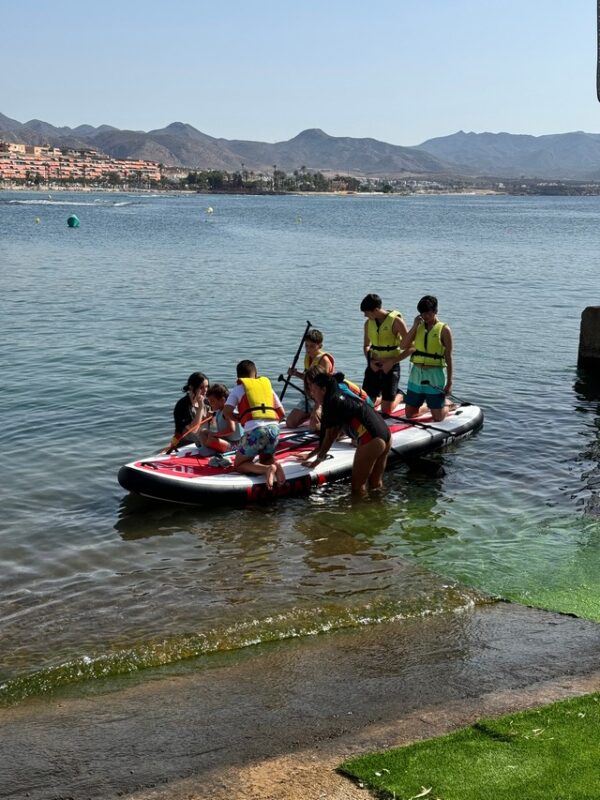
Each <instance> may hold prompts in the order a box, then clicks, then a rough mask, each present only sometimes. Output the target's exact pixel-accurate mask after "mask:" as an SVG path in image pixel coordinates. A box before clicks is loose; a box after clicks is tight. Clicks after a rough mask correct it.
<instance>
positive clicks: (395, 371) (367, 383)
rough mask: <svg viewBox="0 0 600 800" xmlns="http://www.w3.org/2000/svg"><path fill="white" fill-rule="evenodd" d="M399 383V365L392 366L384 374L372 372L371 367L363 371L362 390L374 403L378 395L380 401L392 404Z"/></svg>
mask: <svg viewBox="0 0 600 800" xmlns="http://www.w3.org/2000/svg"><path fill="white" fill-rule="evenodd" d="M399 383H400V364H394V366H393V368H392V369H391V370H390V371H389V372H388V373H385V372H383V371H381V370H379V371H378V372H373V370H372V369H371V367H367V368H366V370H365V378H364V380H363V385H362V388H363V389H364V390H365V392H366V393H367V394H368V395H369V397H370V398H371V400H373V401H375V400H376V399H377V398H378V397H379V395H381V399H382V400H387V401H388V402H390V403H391V402H392V401H393V400H395V399H396V395H397V394H398V384H399Z"/></svg>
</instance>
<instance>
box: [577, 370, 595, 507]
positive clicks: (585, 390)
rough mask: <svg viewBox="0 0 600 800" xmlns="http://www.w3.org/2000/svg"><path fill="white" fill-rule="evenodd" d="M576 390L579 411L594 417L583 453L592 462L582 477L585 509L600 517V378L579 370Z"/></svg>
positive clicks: (587, 460) (584, 457) (586, 459)
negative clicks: (585, 495)
mask: <svg viewBox="0 0 600 800" xmlns="http://www.w3.org/2000/svg"><path fill="white" fill-rule="evenodd" d="M574 390H575V396H576V398H577V400H578V405H577V411H578V412H579V413H581V414H584V415H588V416H589V415H593V422H592V424H591V426H590V428H591V432H592V435H591V437H590V440H589V442H588V443H587V444H586V446H585V449H584V450H582V452H581V457H582V458H583V460H584V461H586V462H590V466H591V468H590V469H589V471H587V472H585V473H584V474H583V475H582V478H583V480H584V481H585V491H586V492H587V493H588V494H587V497H585V500H584V508H585V511H586V512H587V513H588V514H593V515H595V516H600V376H599V375H597V374H596V373H593V374H592V373H590V372H587V371H585V370H582V369H580V370H578V372H577V380H576V381H575V385H574Z"/></svg>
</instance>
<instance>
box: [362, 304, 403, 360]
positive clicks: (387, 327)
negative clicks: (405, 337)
mask: <svg viewBox="0 0 600 800" xmlns="http://www.w3.org/2000/svg"><path fill="white" fill-rule="evenodd" d="M398 318H400V319H402V314H401V313H400V312H399V311H389V312H388V315H387V317H386V318H385V319H384V320H383V321H382V322H381V323H380V324H379V326H377V322H376V321H375V320H374V319H369V320H367V336H368V337H369V341H370V342H371V349H370V351H369V352H370V354H371V357H375V358H394V357H395V356H399V355H400V353H401V352H402V351H401V350H400V341H401V337H400V336H397V335H396V334H395V333H394V332H393V330H392V328H393V327H394V322H395V321H396V320H397V319H398Z"/></svg>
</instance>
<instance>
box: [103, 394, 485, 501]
mask: <svg viewBox="0 0 600 800" xmlns="http://www.w3.org/2000/svg"><path fill="white" fill-rule="evenodd" d="M386 422H387V425H388V427H389V429H390V432H391V434H392V449H391V450H390V455H389V458H388V468H390V467H393V466H395V465H397V464H398V463H399V462H403V461H407V460H410V459H411V458H417V457H419V456H422V455H424V454H426V453H429V452H432V451H433V450H438V449H440V448H441V447H444V446H445V445H447V444H449V443H451V442H453V441H456V440H457V439H461V438H463V437H465V436H468V435H469V434H471V433H473V431H476V430H477V429H478V428H480V427H481V425H482V424H483V412H482V411H481V409H480V408H479V407H478V406H474V405H462V406H459V407H458V408H456V409H455V410H453V411H452V412H450V413H449V414H448V416H447V417H446V419H445V420H444V421H443V422H434V421H433V420H432V419H431V416H429V415H422V416H420V417H417V418H416V419H415V420H414V421H412V422H409V421H407V420H406V418H405V417H404V409H403V408H402V409H401V410H400V411H399V412H396V414H395V415H394V416H393V417H388V418H387V419H386ZM317 443H318V435H317V434H315V433H311V432H310V431H309V430H308V429H307V428H306V427H304V428H302V427H301V428H296V429H291V430H290V429H288V428H283V427H282V429H281V435H280V439H279V444H278V446H277V450H276V453H275V458H276V459H277V460H278V461H279V463H280V464H281V465H282V467H283V470H284V472H285V477H286V482H285V484H284V485H283V486H275V487H274V488H273V489H268V488H267V486H266V484H265V479H264V477H263V476H262V475H244V474H242V473H240V472H236V470H234V469H233V467H232V466H225V467H220V466H211V465H210V464H209V461H210V457H209V456H202V455H200V454H199V452H198V449H197V448H196V447H195V446H194V445H188V446H185V447H181V448H179V449H178V450H176V451H175V452H173V453H171V454H168V455H167V454H164V453H161V454H159V455H155V456H150V457H149V458H145V459H142V460H140V461H132V462H131V463H130V464H126V465H125V466H123V467H121V469H120V470H119V476H118V478H119V483H120V484H121V486H122V487H123V488H124V489H127V490H128V491H130V492H134V493H135V494H139V495H143V496H145V497H152V498H155V499H157V500H166V501H170V502H173V503H185V504H188V505H201V506H216V505H240V504H242V505H243V504H246V503H251V502H256V501H259V500H267V499H271V498H279V497H292V496H295V495H300V494H306V493H307V492H310V491H311V489H313V488H315V487H317V486H322V485H323V484H325V483H331V482H333V481H339V480H343V479H344V478H349V477H350V474H351V472H352V462H353V460H354V454H355V452H356V448H355V447H353V445H352V443H351V442H350V440H349V439H347V438H344V439H340V440H338V441H337V442H335V443H334V444H333V445H332V447H331V449H330V450H329V453H328V454H327V457H326V458H325V460H324V461H322V462H321V463H320V464H318V465H317V466H316V467H315V468H314V469H311V470H309V469H306V467H303V466H302V465H301V464H300V462H299V458H301V457H303V456H307V455H308V454H309V453H310V452H311V451H312V450H313V449H314V448H315V447H316V446H317ZM225 455H228V456H230V458H231V461H232V462H233V458H234V456H235V453H234V452H233V451H232V452H231V453H226V454H225Z"/></svg>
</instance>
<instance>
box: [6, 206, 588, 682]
mask: <svg viewBox="0 0 600 800" xmlns="http://www.w3.org/2000/svg"><path fill="white" fill-rule="evenodd" d="M209 205H210V206H212V207H213V209H214V213H213V214H211V215H209V214H207V213H206V208H207V207H208V206H209ZM71 213H76V214H77V216H78V217H79V219H80V220H81V227H80V228H79V229H69V228H68V227H67V224H66V220H67V217H68V216H69V214H71ZM36 218H37V219H39V222H36ZM0 230H1V234H2V235H1V239H0V267H1V274H0V311H1V316H0V326H1V328H2V330H1V331H0V334H1V335H0V365H1V366H0V370H1V377H2V380H1V383H0V412H1V419H2V422H3V425H2V433H3V436H4V442H5V447H4V468H3V470H2V482H1V484H0V497H1V500H2V518H1V523H0V524H1V529H0V684H2V686H1V688H0V694H1V693H2V692H3V693H4V694H5V695H6V696H11V692H12V694H13V695H14V696H17V695H18V696H22V695H24V694H27V693H28V692H30V691H43V690H45V689H49V688H52V686H54V685H56V684H58V683H60V682H61V681H66V680H73V679H74V678H76V677H77V676H78V675H80V676H81V677H86V676H92V677H93V676H94V675H101V674H111V673H113V672H118V671H121V672H123V671H127V670H128V669H135V668H138V667H142V666H149V665H154V664H160V663H166V662H169V661H174V660H177V659H178V658H183V657H187V656H190V655H195V654H199V653H203V652H212V651H215V650H223V649H228V648H235V647H241V646H244V645H246V644H249V643H252V642H257V641H267V640H272V639H274V638H280V637H283V636H293V635H305V634H307V633H318V632H320V631H324V630H328V629H331V628H333V627H340V626H353V625H360V624H368V623H370V622H374V621H376V620H379V619H389V618H392V617H395V616H408V615H416V614H427V613H435V612H437V611H439V610H443V609H445V608H455V607H463V606H465V605H469V604H470V603H473V602H479V601H480V600H481V595H480V594H479V593H480V592H486V593H491V594H494V595H495V594H497V595H500V596H503V597H507V598H510V599H514V600H517V601H520V602H526V603H531V604H541V605H544V606H546V607H551V608H557V609H560V610H565V611H572V612H575V613H582V614H585V615H587V616H591V617H594V618H596V619H600V577H599V576H600V502H599V491H600V468H599V456H600V436H599V431H600V400H599V398H598V396H597V395H594V393H593V392H591V391H589V390H586V387H581V386H578V385H576V382H577V375H576V370H575V364H576V359H577V343H578V333H579V319H580V314H581V311H582V310H583V308H584V307H585V306H587V305H593V304H595V303H598V302H599V301H598V297H597V296H595V295H594V291H596V290H597V286H598V280H597V268H598V256H597V253H598V252H600V199H598V198H518V197H511V198H508V197H423V198H419V197H409V198H394V197H385V198H374V197H342V198H338V197H221V196H212V197H202V196H198V195H194V196H190V197H177V196H141V195H123V194H98V195H96V194H91V193H90V194H87V193H85V194H84V193H82V194H66V193H65V194H60V195H58V194H57V195H53V196H52V197H48V195H46V194H43V193H38V194H24V193H19V194H16V193H15V194H10V193H7V192H4V193H1V194H0ZM371 291H376V292H379V293H380V294H381V295H382V296H383V298H384V303H385V305H386V307H388V308H391V307H396V308H399V309H400V310H401V311H402V312H403V314H404V315H405V317H407V318H408V319H412V318H413V316H414V314H415V313H416V309H415V306H416V302H417V300H418V299H419V297H420V296H421V295H423V294H426V293H433V294H436V295H437V296H438V297H439V299H440V317H441V318H442V319H443V320H445V321H447V322H448V323H449V324H450V325H451V327H452V330H453V333H454V337H455V340H456V357H455V361H456V368H455V370H456V377H455V391H456V394H457V395H459V396H460V397H462V398H465V399H467V400H471V401H472V402H476V403H477V404H479V405H481V406H482V407H483V408H484V411H485V414H486V422H485V426H484V428H483V430H482V431H481V432H480V433H479V434H477V435H476V436H474V437H473V438H471V439H469V440H466V441H463V442H460V443H458V444H456V445H453V446H452V447H451V448H449V449H448V450H446V451H445V452H444V454H443V455H441V456H439V458H440V461H441V462H442V464H443V466H444V470H445V475H444V476H443V477H438V478H431V477H427V476H425V475H421V474H417V473H411V472H409V471H407V470H406V469H404V468H402V469H399V470H397V471H396V472H394V473H390V474H389V475H388V476H387V478H386V487H385V491H384V493H383V495H382V496H381V497H373V498H371V499H369V500H367V501H364V502H358V503H351V502H350V499H349V495H348V487H346V486H336V487H333V488H328V489H326V490H323V491H321V492H320V493H317V494H315V495H313V496H311V497H310V498H306V499H302V498H300V499H294V500H290V501H289V502H285V503H281V504H274V505H269V506H263V507H255V508H249V509H247V510H239V509H237V510H228V509H223V510H219V511H210V512H208V511H202V510H197V509H196V510H190V509H185V508H178V507H174V506H170V505H162V504H158V503H152V502H150V501H143V500H141V499H139V498H133V497H128V496H126V495H125V493H124V492H123V491H122V490H121V488H120V487H119V485H118V484H117V482H116V473H117V471H118V468H119V466H120V465H121V464H122V463H124V462H126V461H129V460H131V459H132V458H134V457H137V456H140V455H146V454H150V453H152V452H153V451H156V450H157V449H159V448H160V447H162V446H164V445H166V444H167V442H168V441H169V438H170V435H171V432H172V431H171V411H172V407H173V405H174V403H175V402H176V400H177V399H178V398H179V397H180V395H181V392H180V388H181V386H182V385H183V383H184V381H185V379H186V378H187V375H188V374H189V373H190V372H192V371H193V370H197V369H201V370H203V371H204V372H206V373H207V374H208V375H209V377H210V379H211V380H213V381H215V380H222V381H224V382H225V383H228V384H229V385H231V383H232V382H233V375H234V368H235V363H236V362H237V361H238V360H239V359H240V358H252V359H253V360H255V361H256V362H257V364H258V365H259V368H260V370H261V372H262V373H263V374H267V375H269V376H270V377H271V378H273V379H276V378H277V376H278V375H279V373H280V372H282V371H285V368H286V367H287V365H288V364H289V362H290V360H291V357H292V355H293V353H294V352H295V350H296V347H297V344H298V340H299V338H300V336H301V334H302V331H303V329H304V326H305V322H306V320H307V319H309V320H311V322H312V323H313V324H314V325H315V326H317V327H319V328H320V329H322V330H323V331H324V332H325V335H326V344H327V346H328V348H329V349H331V350H332V352H333V353H334V354H335V356H336V360H337V363H338V365H339V366H340V367H341V368H342V369H343V370H344V371H345V372H346V373H347V375H348V376H349V377H352V378H355V379H360V377H361V374H362V370H363V357H362V324H363V319H362V315H361V314H360V311H359V309H358V306H359V303H360V300H361V298H362V297H363V296H364V295H365V294H366V293H367V292H371ZM405 380H406V372H405V374H404V379H403V382H405ZM289 397H290V400H291V398H292V395H290V396H289ZM457 583H460V584H461V585H460V586H459V585H457Z"/></svg>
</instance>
